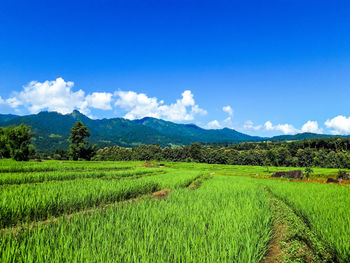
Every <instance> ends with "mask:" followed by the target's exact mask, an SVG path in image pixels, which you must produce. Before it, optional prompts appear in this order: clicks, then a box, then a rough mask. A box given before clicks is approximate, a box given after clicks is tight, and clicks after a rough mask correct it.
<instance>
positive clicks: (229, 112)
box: [222, 105, 233, 116]
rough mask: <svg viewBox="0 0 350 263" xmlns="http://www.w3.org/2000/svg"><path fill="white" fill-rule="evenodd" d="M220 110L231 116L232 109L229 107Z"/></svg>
mask: <svg viewBox="0 0 350 263" xmlns="http://www.w3.org/2000/svg"><path fill="white" fill-rule="evenodd" d="M222 110H223V111H224V112H226V113H228V115H230V116H232V115H233V109H232V108H231V106H230V105H227V106H224V107H222Z"/></svg>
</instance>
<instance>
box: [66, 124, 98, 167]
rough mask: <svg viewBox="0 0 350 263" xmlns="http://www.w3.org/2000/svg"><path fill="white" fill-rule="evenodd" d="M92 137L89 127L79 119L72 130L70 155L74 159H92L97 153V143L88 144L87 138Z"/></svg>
mask: <svg viewBox="0 0 350 263" xmlns="http://www.w3.org/2000/svg"><path fill="white" fill-rule="evenodd" d="M87 137H90V131H89V129H88V128H87V127H86V126H85V125H84V124H83V123H82V122H80V121H78V122H77V123H76V124H75V125H74V126H73V127H72V129H71V130H70V136H69V141H70V145H69V156H70V158H71V159H72V160H74V161H77V160H78V159H85V160H90V159H91V158H92V157H93V156H94V155H95V149H96V147H97V145H93V146H88V145H89V142H87V141H85V138H87Z"/></svg>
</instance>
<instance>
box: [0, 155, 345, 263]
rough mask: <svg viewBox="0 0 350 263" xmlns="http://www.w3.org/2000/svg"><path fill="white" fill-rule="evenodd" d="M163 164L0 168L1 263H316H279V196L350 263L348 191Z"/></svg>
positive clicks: (260, 171) (223, 168) (247, 171)
mask: <svg viewBox="0 0 350 263" xmlns="http://www.w3.org/2000/svg"><path fill="white" fill-rule="evenodd" d="M164 164H165V166H164V167H163V166H157V165H154V167H152V166H151V167H146V166H145V165H144V163H142V162H69V161H68V162H66V161H65V162H59V161H44V162H41V163H35V162H27V163H20V162H14V161H11V160H0V227H1V230H0V262H312V261H308V258H307V257H302V256H300V257H299V258H297V259H295V260H294V259H293V260H292V261H291V260H290V259H285V258H279V255H278V251H279V250H283V249H284V248H283V244H277V243H276V241H275V240H276V238H277V237H278V235H279V233H278V231H276V222H278V218H277V217H278V216H280V215H277V214H276V207H274V209H272V208H271V203H272V199H271V198H272V197H271V194H272V195H273V196H274V197H273V198H275V199H277V200H279V202H283V204H284V205H285V206H287V207H288V208H289V209H290V211H292V212H291V213H293V215H292V216H294V217H296V218H299V219H301V220H300V222H304V223H305V226H303V227H304V229H305V227H307V230H308V231H309V232H310V233H312V234H314V236H315V238H316V239H317V242H315V244H320V246H322V249H323V250H325V251H327V253H329V255H330V256H331V258H332V259H331V260H330V261H329V260H328V261H325V262H333V261H339V262H349V261H350V254H349V251H350V245H349V244H350V228H349V226H350V209H349V208H350V198H349V197H350V187H349V186H348V185H334V184H332V185H329V184H323V183H314V182H308V181H305V180H303V181H302V182H295V181H288V180H277V179H273V180H272V179H269V178H268V177H269V173H268V172H267V171H266V168H265V167H252V166H229V165H208V164H196V163H164ZM283 169H284V168H281V167H278V168H277V167H270V170H271V171H280V170H283ZM291 169H293V168H288V169H286V170H291ZM294 169H295V168H294ZM314 171H315V173H314V175H313V177H314V178H317V177H319V178H326V177H334V176H336V174H337V170H336V169H314ZM286 216H287V217H288V215H286ZM297 222H299V221H297ZM293 228H294V229H298V228H297V227H291V229H293ZM300 229H303V228H300ZM303 234H304V233H298V237H299V235H301V236H302V235H303ZM301 239H302V238H301ZM305 239H306V238H305ZM293 242H294V241H293ZM295 242H298V241H297V240H296V241H295ZM296 244H298V243H296ZM277 248H278V249H277ZM311 249H312V250H314V251H311V252H310V253H313V254H315V255H317V253H318V251H317V250H318V248H317V247H316V248H314V247H312V246H311ZM323 250H322V251H323ZM276 251H277V252H276ZM279 253H280V254H283V253H281V251H279ZM285 253H286V250H285V251H284V254H285ZM296 256H297V257H298V256H299V255H298V253H296ZM320 262H321V261H320ZM322 262H323V261H322Z"/></svg>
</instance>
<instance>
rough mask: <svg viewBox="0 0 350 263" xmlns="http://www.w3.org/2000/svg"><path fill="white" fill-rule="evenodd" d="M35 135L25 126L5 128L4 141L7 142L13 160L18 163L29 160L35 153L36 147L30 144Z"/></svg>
mask: <svg viewBox="0 0 350 263" xmlns="http://www.w3.org/2000/svg"><path fill="white" fill-rule="evenodd" d="M34 135H35V134H34V133H32V132H31V129H30V127H28V126H26V125H24V124H21V125H19V126H13V127H7V128H5V132H4V135H3V136H4V137H3V138H4V139H3V140H5V142H6V143H5V144H6V147H7V149H8V150H9V153H10V156H11V158H12V159H14V160H16V161H28V160H29V157H30V155H33V154H34V152H35V149H34V146H33V145H31V144H30V142H31V139H32V137H33V136H34Z"/></svg>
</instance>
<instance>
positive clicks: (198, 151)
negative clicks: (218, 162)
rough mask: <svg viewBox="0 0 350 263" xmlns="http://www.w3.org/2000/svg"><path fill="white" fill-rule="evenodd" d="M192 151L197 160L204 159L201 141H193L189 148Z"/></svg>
mask: <svg viewBox="0 0 350 263" xmlns="http://www.w3.org/2000/svg"><path fill="white" fill-rule="evenodd" d="M189 152H190V157H191V158H192V159H193V160H195V161H197V162H200V161H201V159H202V146H201V144H200V143H197V142H196V143H192V144H191V145H190V148H189Z"/></svg>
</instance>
